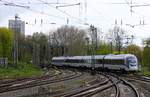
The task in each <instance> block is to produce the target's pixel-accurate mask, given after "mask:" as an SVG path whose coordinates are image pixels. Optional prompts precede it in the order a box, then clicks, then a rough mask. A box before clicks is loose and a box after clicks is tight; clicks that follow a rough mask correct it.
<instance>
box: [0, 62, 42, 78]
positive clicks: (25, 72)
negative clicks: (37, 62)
mask: <svg viewBox="0 0 150 97" xmlns="http://www.w3.org/2000/svg"><path fill="white" fill-rule="evenodd" d="M43 73H44V71H42V70H41V69H40V68H38V67H36V66H33V65H31V64H25V63H24V64H23V63H21V64H18V66H17V67H10V66H9V67H8V68H0V78H1V79H3V78H19V77H32V76H41V75H42V74H43Z"/></svg>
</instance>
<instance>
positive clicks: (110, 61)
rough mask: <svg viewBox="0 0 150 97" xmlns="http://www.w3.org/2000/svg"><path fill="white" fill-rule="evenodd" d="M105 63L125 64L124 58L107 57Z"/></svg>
mask: <svg viewBox="0 0 150 97" xmlns="http://www.w3.org/2000/svg"><path fill="white" fill-rule="evenodd" d="M104 64H114V65H122V64H124V60H123V59H113V60H112V59H105V60H104Z"/></svg>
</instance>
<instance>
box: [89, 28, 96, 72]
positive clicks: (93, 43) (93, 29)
mask: <svg viewBox="0 0 150 97" xmlns="http://www.w3.org/2000/svg"><path fill="white" fill-rule="evenodd" d="M90 29H91V32H92V55H91V61H92V62H91V67H92V74H94V69H95V60H94V59H95V50H96V49H95V42H96V41H95V39H96V35H95V29H96V28H95V27H94V26H93V25H91V26H90Z"/></svg>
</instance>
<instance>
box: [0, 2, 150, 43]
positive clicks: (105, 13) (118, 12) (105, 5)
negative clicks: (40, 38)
mask: <svg viewBox="0 0 150 97" xmlns="http://www.w3.org/2000/svg"><path fill="white" fill-rule="evenodd" d="M43 2H44V3H58V4H43ZM127 2H129V3H130V2H131V0H0V27H7V26H8V20H9V19H14V15H15V14H16V13H17V14H18V15H19V17H20V19H21V20H23V21H25V22H28V25H26V35H28V34H30V35H31V34H32V33H33V32H39V31H42V32H45V33H48V32H49V31H50V30H54V29H56V28H57V27H59V26H61V25H65V24H67V19H68V21H69V22H68V25H75V26H77V27H82V28H88V27H89V26H88V25H84V23H88V24H93V25H95V26H96V27H97V28H99V29H100V30H101V31H102V32H104V33H107V32H108V31H109V29H112V28H113V27H114V24H115V20H117V24H118V26H121V25H120V23H121V20H122V26H121V27H122V28H123V29H125V30H126V31H127V32H128V34H130V35H135V38H136V39H135V42H136V43H137V44H141V42H142V41H141V40H142V39H145V38H148V37H150V6H141V7H133V9H132V10H133V11H134V12H133V13H132V14H131V12H130V7H129V5H128V4H126V3H127ZM78 3H80V5H74V6H68V7H58V9H56V6H63V5H68V4H69V5H70V4H78ZM132 3H133V4H132V5H133V6H134V5H147V4H150V1H149V0H132ZM4 4H9V5H13V6H8V5H7V6H6V5H4ZM14 5H17V6H24V7H30V8H29V9H27V8H23V7H17V6H14ZM130 5H131V4H130ZM41 19H42V20H43V23H42V25H41ZM35 20H36V23H35ZM143 20H144V23H145V24H146V25H140V26H135V27H134V28H132V27H130V26H129V25H128V26H127V25H126V24H130V25H138V24H140V21H143ZM51 23H56V24H55V25H54V24H51Z"/></svg>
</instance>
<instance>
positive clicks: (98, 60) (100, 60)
mask: <svg viewBox="0 0 150 97" xmlns="http://www.w3.org/2000/svg"><path fill="white" fill-rule="evenodd" d="M102 62H103V60H102V59H95V63H96V64H102Z"/></svg>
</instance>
